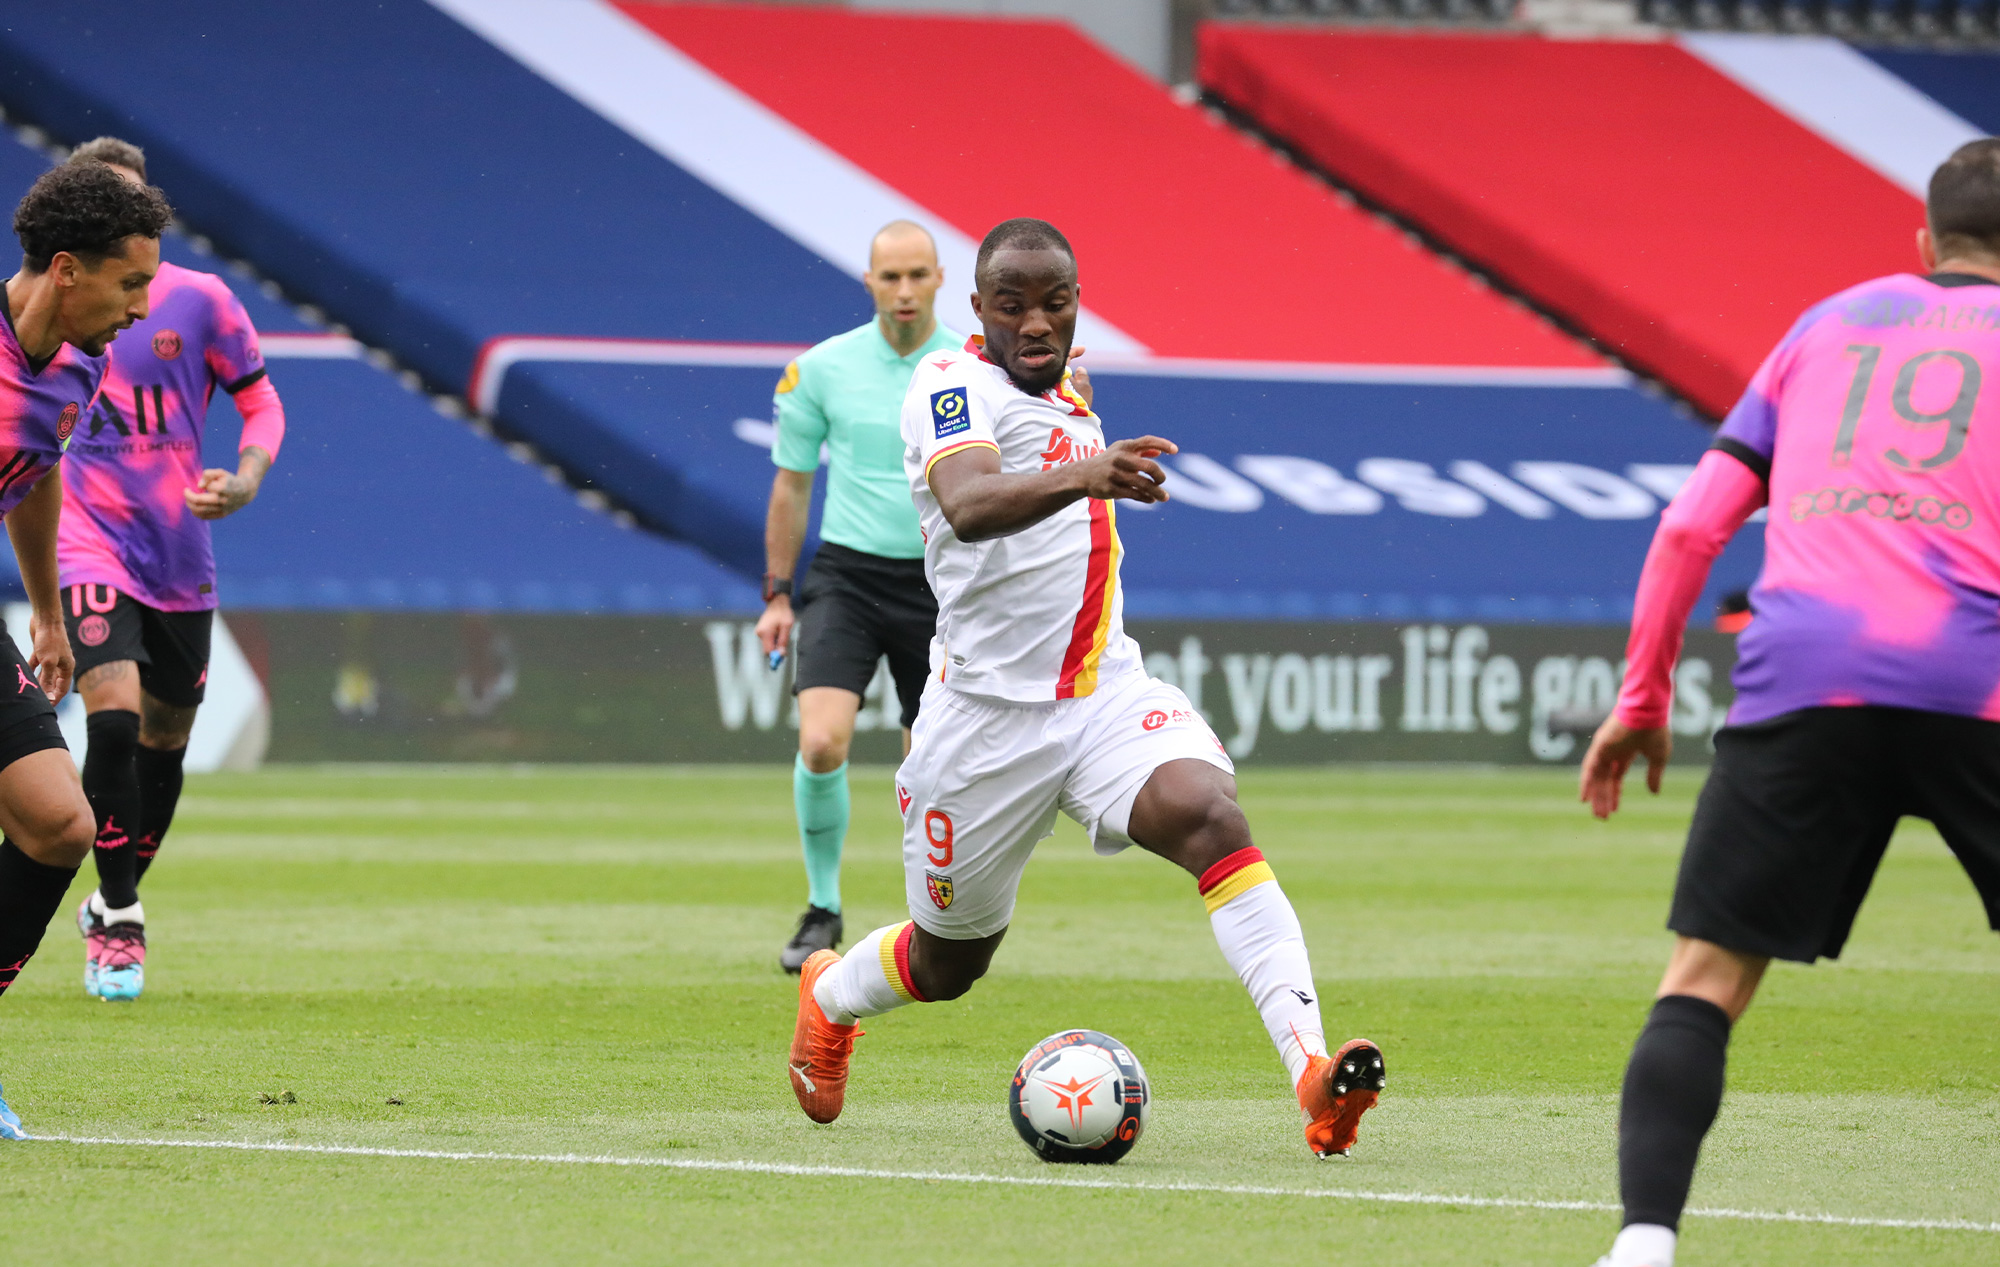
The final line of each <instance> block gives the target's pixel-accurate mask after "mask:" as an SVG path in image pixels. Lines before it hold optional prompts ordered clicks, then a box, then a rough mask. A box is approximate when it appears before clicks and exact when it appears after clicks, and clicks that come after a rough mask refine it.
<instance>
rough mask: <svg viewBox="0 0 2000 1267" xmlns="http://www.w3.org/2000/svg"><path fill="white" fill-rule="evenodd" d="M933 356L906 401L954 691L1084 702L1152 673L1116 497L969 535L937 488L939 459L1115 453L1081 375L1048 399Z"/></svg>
mask: <svg viewBox="0 0 2000 1267" xmlns="http://www.w3.org/2000/svg"><path fill="white" fill-rule="evenodd" d="M981 342H982V340H981V339H980V338H978V337H977V336H975V337H974V338H973V339H971V340H969V341H968V342H967V343H966V345H965V350H964V351H962V352H941V353H935V354H932V355H929V356H926V357H925V358H924V359H923V362H922V363H921V364H920V365H918V367H917V372H916V376H915V377H914V378H912V379H911V380H910V391H909V394H908V395H907V396H905V397H904V398H903V444H904V449H903V469H904V471H905V472H906V473H907V474H908V475H909V477H910V494H911V497H912V498H913V499H914V500H915V502H916V504H917V518H918V521H919V523H920V524H921V526H922V528H923V534H924V572H925V574H926V576H927V577H928V579H929V580H930V583H931V590H932V592H934V593H935V594H936V595H937V600H938V623H937V634H936V636H935V637H934V638H933V639H932V642H931V666H932V671H933V672H934V673H936V674H937V675H938V678H939V680H940V681H942V682H943V683H944V684H945V685H946V686H949V687H951V688H953V689H954V690H959V691H963V692H965V693H966V694H968V695H978V696H984V697H987V698H990V699H1001V700H1011V701H1014V702H1017V703H1040V702H1043V701H1047V700H1060V699H1079V698H1082V697H1083V696H1086V695H1089V694H1090V693H1091V692H1092V691H1095V690H1096V689H1097V688H1098V687H1099V686H1100V685H1101V684H1103V683H1107V682H1109V681H1111V680H1112V679H1114V678H1116V677H1119V676H1122V675H1123V674H1125V673H1128V672H1136V671H1139V669H1140V667H1141V662H1140V656H1139V647H1138V644H1137V643H1135V642H1133V641H1132V640H1131V639H1130V638H1128V637H1126V636H1125V621H1124V607H1125V595H1124V593H1123V591H1122V590H1121V588H1120V586H1119V583H1118V564H1119V559H1120V557H1121V555H1122V554H1123V551H1122V550H1121V548H1120V547H1119V544H1118V524H1117V514H1116V512H1115V511H1114V510H1113V509H1112V503H1111V502H1109V501H1098V500H1096V499H1095V498H1088V497H1086V498H1083V499H1082V500H1080V501H1076V502H1073V503H1071V504H1070V505H1068V506H1065V507H1063V508H1062V509H1061V510H1059V511H1057V512H1056V513H1055V514H1053V515H1050V516H1049V517H1048V518H1047V519H1044V520H1042V521H1041V522H1040V523H1038V524H1035V525H1033V526H1031V527H1028V528H1024V529H1022V530H1021V531H1020V532H1016V533H1013V534H1010V535H1008V536H1005V537H995V538H993V539H992V540H990V541H979V542H973V543H971V544H968V543H966V542H963V541H960V540H959V539H958V537H957V536H956V535H955V534H954V533H953V532H952V530H951V525H950V524H949V523H947V522H946V521H945V517H944V512H943V511H942V510H941V509H939V507H938V502H937V498H936V496H935V495H933V494H932V492H931V486H930V479H929V475H930V469H931V466H932V465H933V464H934V463H936V462H937V461H938V459H940V458H942V457H945V456H947V455H948V454H952V453H957V452H960V451H962V450H964V449H968V448H973V447H975V446H983V447H985V448H989V449H993V450H996V451H997V452H998V453H999V454H1000V469H1001V470H1002V471H1003V472H1005V473H1007V474H1009V475H1019V474H1029V473H1032V472H1036V471H1046V470H1048V469H1050V468H1051V467H1055V466H1060V465H1062V464H1063V463H1066V462H1080V461H1082V460H1083V459H1085V458H1088V457H1094V456H1095V455H1097V454H1099V453H1102V452H1103V451H1104V430H1103V428H1102V427H1101V426H1100V425H1099V423H1098V419H1097V416H1096V415H1095V414H1093V413H1091V412H1090V407H1089V406H1088V405H1085V404H1084V403H1083V398H1082V397H1080V396H1078V395H1077V394H1076V392H1075V391H1074V390H1073V389H1072V388H1071V387H1070V384H1069V379H1068V376H1067V375H1065V376H1064V379H1063V382H1062V383H1061V384H1060V385H1058V386H1057V387H1055V388H1053V389H1051V390H1050V391H1048V392H1046V393H1044V394H1043V395H1040V396H1030V395H1028V394H1027V393H1026V392H1023V391H1022V390H1021V389H1020V388H1018V387H1016V386H1015V385H1014V382H1013V380H1012V379H1010V378H1008V377H1007V372H1006V371H1005V370H1003V369H1001V368H1000V367H999V366H997V365H995V364H994V363H993V362H991V361H989V360H987V359H986V358H985V357H984V356H983V355H982V354H981V352H980V344H981Z"/></svg>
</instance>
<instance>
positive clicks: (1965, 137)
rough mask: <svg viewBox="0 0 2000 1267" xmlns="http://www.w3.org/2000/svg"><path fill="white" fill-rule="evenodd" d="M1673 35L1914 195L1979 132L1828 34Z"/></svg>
mask: <svg viewBox="0 0 2000 1267" xmlns="http://www.w3.org/2000/svg"><path fill="white" fill-rule="evenodd" d="M1678 38H1679V40H1680V43H1681V46H1682V47H1683V48H1685V49H1687V51H1688V52H1690V53H1692V54H1694V55H1695V56H1696V57H1699V58H1700V59H1701V60H1702V61H1704V62H1707V63H1708V64H1709V65H1710V66H1712V67H1714V68H1715V69H1716V70H1718V71H1720V72H1721V73H1722V74H1724V75H1727V76H1728V77H1729V78H1731V79H1733V80H1735V81H1736V82H1737V83H1739V84H1741V85H1742V86H1743V87H1745V88H1747V89H1749V90H1750V91H1751V92H1753V93H1755V94H1756V95H1757V96H1759V97H1762V98H1763V99H1764V100H1765V101H1766V102H1768V103H1769V104H1770V105H1772V106H1774V107H1776V108H1777V109H1778V110H1779V111H1781V112H1783V113H1784V114H1787V115H1789V116H1791V117H1792V118H1793V119H1794V120H1796V121H1797V122H1799V123H1801V124H1803V125H1804V126H1805V127H1807V128H1808V129H1810V130H1811V131H1813V132H1816V133H1818V134H1819V135H1820V136H1822V137H1824V138H1825V139H1827V140H1828V141H1830V142H1832V143H1833V144H1834V145H1837V146H1839V147H1840V148H1841V149H1843V150H1845V151H1847V152H1848V153H1849V154H1851V155H1853V156H1854V157H1855V158H1856V159H1859V160H1860V161H1861V162H1862V163H1865V164H1866V165H1867V166H1869V167H1872V168H1874V169H1875V170H1876V171H1877V172H1879V173H1881V174H1882V175H1883V176H1886V177H1887V178H1888V179H1889V180H1890V181H1892V182H1894V183H1895V184H1897V185H1899V186H1901V187H1902V188H1903V189H1905V190H1907V191H1909V192H1910V193H1911V194H1914V195H1915V196H1916V197H1917V198H1918V199H1919V200H1921V199H1922V198H1923V197H1924V194H1925V192H1926V191H1927V190H1928V189H1929V188H1930V183H1931V173H1932V172H1934V171H1936V170H1937V167H1938V164H1940V163H1942V162H1944V160H1945V159H1946V158H1948V157H1950V156H1951V152H1952V151H1953V150H1955V149H1957V148H1958V147H1959V146H1961V145H1963V144H1965V143H1966V142H1967V141H1976V140H1978V139H1979V138H1980V137H1982V136H1985V135H1986V134H1985V133H1984V132H1982V131H1981V130H1979V129H1978V128H1975V127H1973V126H1972V125H1971V124H1970V123H1967V122H1966V121H1965V120H1964V119H1961V118H1959V117H1958V116H1957V115H1956V114H1953V113H1952V112H1951V111H1949V110H1947V109H1945V108H1944V107H1943V106H1941V105H1939V104H1938V103H1937V102H1936V101H1934V100H1932V99H1931V98H1930V97H1928V96H1926V95H1925V94H1923V93H1922V92H1919V91H1918V90H1917V89H1916V88H1915V87H1914V86H1912V85H1911V84H1910V83H1909V82H1908V81H1907V80H1905V79H1902V78H1901V77H1899V76H1896V75H1893V74H1891V73H1889V72H1888V71H1887V70H1884V69H1883V68H1882V67H1881V66H1879V65H1877V64H1876V63H1875V62H1872V61H1870V60H1869V59H1868V58H1866V57H1864V56H1863V55H1862V54H1860V53H1857V52H1855V51H1854V50H1853V49H1851V48H1849V47H1848V46H1847V45H1845V44H1843V43H1841V42H1840V41H1839V40H1836V39H1832V38H1829V37H1827V36H1821V35H1740V34H1736V33H1733V32H1731V33H1723V32H1715V33H1702V34H1694V33H1691V34H1686V35H1681V36H1679V37H1678ZM1668 106H1669V108H1671V103H1668Z"/></svg>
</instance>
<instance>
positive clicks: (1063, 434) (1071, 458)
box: [1042, 427, 1104, 471]
mask: <svg viewBox="0 0 2000 1267" xmlns="http://www.w3.org/2000/svg"><path fill="white" fill-rule="evenodd" d="M1102 452H1104V446H1103V445H1101V444H1092V443H1091V442H1090V441H1088V440H1079V439H1077V438H1076V437H1075V436H1073V435H1071V434H1070V433H1069V432H1067V431H1065V430H1064V429H1063V428H1061V427H1052V428H1050V430H1049V447H1048V448H1046V449H1043V450H1042V469H1043V470H1044V471H1047V470H1051V469H1053V468H1055V467H1058V466H1067V465H1069V464H1070V463H1071V462H1081V461H1083V460H1084V459H1085V458H1094V457H1096V456H1097V455H1098V454H1100V453H1102Z"/></svg>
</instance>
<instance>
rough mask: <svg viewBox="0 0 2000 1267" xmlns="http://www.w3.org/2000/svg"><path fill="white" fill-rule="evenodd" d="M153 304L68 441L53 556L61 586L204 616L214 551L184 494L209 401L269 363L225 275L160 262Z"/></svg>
mask: <svg viewBox="0 0 2000 1267" xmlns="http://www.w3.org/2000/svg"><path fill="white" fill-rule="evenodd" d="M150 297H151V300H152V312H151V315H149V316H148V317H147V318H146V319H145V320H144V321H141V322H138V323H137V324H135V325H134V326H132V327H131V328H130V329H129V330H126V331H125V332H124V333H123V334H121V335H119V336H118V340H117V342H116V343H113V344H112V345H111V353H110V362H111V364H110V369H109V370H108V371H107V372H106V374H105V376H104V387H103V390H102V391H100V392H99V393H98V396H97V401H96V403H95V405H94V406H93V407H92V408H91V409H90V410H89V411H88V412H87V413H86V414H85V416H84V418H83V421H82V422H81V424H80V425H79V426H78V427H77V429H76V434H75V435H74V436H72V437H71V438H70V446H69V465H68V467H67V468H66V469H65V471H64V473H63V474H64V479H63V510H62V530H61V533H60V534H59V536H58V538H57V544H56V558H57V563H58V566H59V567H60V569H61V573H62V585H63V587H64V588H65V589H67V588H68V587H69V586H72V585H107V586H111V587H112V588H114V589H117V590H120V591H123V592H125V593H127V594H130V595H131V596H132V597H133V598H135V599H137V600H138V601H139V602H141V603H144V604H146V605H147V606H149V607H154V608H158V609H160V610H162V611H201V610H205V609H208V608H212V607H214V606H215V605H216V601H217V600H216V593H215V551H214V547H213V546H212V545H211V543H210V541H209V531H208V524H207V523H206V522H205V521H203V520H201V519H197V518H196V517H195V515H194V512H193V511H191V510H189V509H188V507H187V503H186V501H185V500H183V498H182V490H183V489H188V488H192V487H194V486H195V485H196V484H198V483H199V482H200V479H201V471H202V465H201V434H202V425H203V423H204V422H205V421H206V419H207V417H208V402H209V399H210V397H212V396H213V395H214V394H215V389H216V388H217V387H218V386H220V387H221V388H222V389H223V390H224V391H227V392H230V393H232V394H234V393H236V392H240V391H243V390H244V389H245V388H248V387H250V386H252V385H253V384H256V383H258V382H260V381H261V380H262V379H263V378H264V357H263V354H262V353H261V352H259V351H258V348H257V331H256V329H255V328H254V327H253V326H251V324H250V318H249V316H248V314H246V313H245V312H244V311H243V305H242V304H241V303H240V302H238V300H237V298H236V296H234V295H232V294H230V293H229V287H228V286H226V285H224V284H223V282H222V280H221V279H220V278H217V277H213V276H211V275H209V274H207V273H198V272H195V271H194V270H192V269H187V268H181V267H179V266H177V265H174V264H166V263H162V264H161V265H160V272H159V275H158V276H157V277H155V278H154V279H153V285H152V290H151V296H150Z"/></svg>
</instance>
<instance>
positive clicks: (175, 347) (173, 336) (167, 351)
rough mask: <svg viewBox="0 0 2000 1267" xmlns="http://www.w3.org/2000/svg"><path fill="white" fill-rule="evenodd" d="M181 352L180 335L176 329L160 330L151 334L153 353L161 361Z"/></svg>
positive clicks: (168, 359) (169, 359)
mask: <svg viewBox="0 0 2000 1267" xmlns="http://www.w3.org/2000/svg"><path fill="white" fill-rule="evenodd" d="M180 354H181V336H180V332H179V331H177V330H162V331H160V332H159V333H158V334H156V335H154V336H153V355H154V356H157V357H159V358H160V359H161V360H163V361H171V360H173V359H174V358H175V357H177V356H179V355H180Z"/></svg>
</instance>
